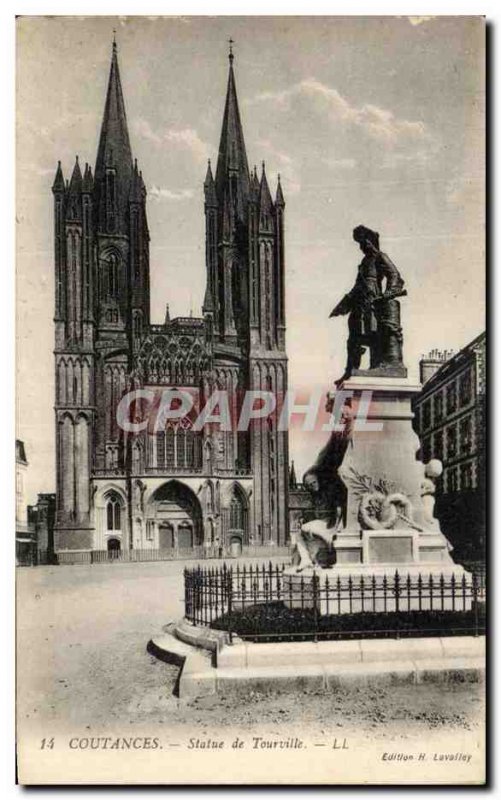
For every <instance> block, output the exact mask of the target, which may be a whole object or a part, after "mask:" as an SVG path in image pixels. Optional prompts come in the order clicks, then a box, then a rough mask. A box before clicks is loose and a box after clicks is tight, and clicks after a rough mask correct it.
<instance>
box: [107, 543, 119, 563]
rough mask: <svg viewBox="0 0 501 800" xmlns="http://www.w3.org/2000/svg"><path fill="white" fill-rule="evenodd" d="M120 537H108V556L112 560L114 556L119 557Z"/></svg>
mask: <svg viewBox="0 0 501 800" xmlns="http://www.w3.org/2000/svg"><path fill="white" fill-rule="evenodd" d="M120 549H121V546H120V539H115V538H111V539H108V558H109V559H110V560H111V561H112V560H113V559H114V558H120Z"/></svg>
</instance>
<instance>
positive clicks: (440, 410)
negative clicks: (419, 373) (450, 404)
mask: <svg viewBox="0 0 501 800" xmlns="http://www.w3.org/2000/svg"><path fill="white" fill-rule="evenodd" d="M443 416H444V398H443V395H442V392H439V393H438V394H436V395H435V397H434V398H433V423H434V424H435V425H436V424H437V422H440V421H441V420H442V419H443Z"/></svg>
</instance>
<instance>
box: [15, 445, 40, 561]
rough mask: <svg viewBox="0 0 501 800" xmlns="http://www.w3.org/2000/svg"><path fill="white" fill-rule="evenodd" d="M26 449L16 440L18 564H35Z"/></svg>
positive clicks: (34, 543) (34, 541)
mask: <svg viewBox="0 0 501 800" xmlns="http://www.w3.org/2000/svg"><path fill="white" fill-rule="evenodd" d="M28 466H29V464H28V459H27V458H26V448H25V445H24V442H23V441H21V439H16V563H17V564H31V563H33V558H34V555H33V554H34V552H35V550H36V538H35V531H34V528H33V526H32V525H31V524H30V520H29V518H28V506H27V503H26V473H27V471H28Z"/></svg>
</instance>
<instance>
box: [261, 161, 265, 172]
mask: <svg viewBox="0 0 501 800" xmlns="http://www.w3.org/2000/svg"><path fill="white" fill-rule="evenodd" d="M261 166H262V168H263V172H264V169H265V164H264V161H261Z"/></svg>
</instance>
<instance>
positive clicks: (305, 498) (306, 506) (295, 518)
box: [289, 461, 314, 540]
mask: <svg viewBox="0 0 501 800" xmlns="http://www.w3.org/2000/svg"><path fill="white" fill-rule="evenodd" d="M313 516H314V504H313V498H312V495H311V492H309V491H308V489H307V488H306V487H305V485H304V484H303V483H298V481H297V478H296V468H295V466H294V461H292V463H291V466H290V470H289V533H290V537H291V540H292V539H293V538H294V535H295V534H298V533H299V531H300V530H301V525H302V523H303V522H305V520H309V519H311V518H313Z"/></svg>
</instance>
